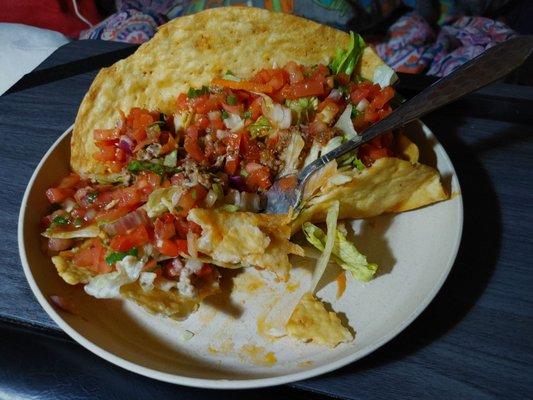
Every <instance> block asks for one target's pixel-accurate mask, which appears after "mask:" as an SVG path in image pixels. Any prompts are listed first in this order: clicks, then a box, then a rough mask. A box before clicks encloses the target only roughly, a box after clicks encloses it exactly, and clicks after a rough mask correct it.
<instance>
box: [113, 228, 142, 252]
mask: <svg viewBox="0 0 533 400" xmlns="http://www.w3.org/2000/svg"><path fill="white" fill-rule="evenodd" d="M149 242H150V233H149V232H148V229H147V228H146V226H144V225H140V226H138V227H137V228H134V229H132V230H131V232H129V233H127V234H124V235H117V236H115V237H114V238H113V239H111V242H110V243H109V245H110V247H111V248H112V249H113V250H116V251H128V250H131V249H132V248H133V247H138V246H142V245H144V244H146V243H149Z"/></svg>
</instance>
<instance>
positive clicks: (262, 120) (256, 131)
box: [248, 115, 272, 138]
mask: <svg viewBox="0 0 533 400" xmlns="http://www.w3.org/2000/svg"><path fill="white" fill-rule="evenodd" d="M271 128H272V125H270V121H269V120H268V118H267V117H265V116H264V115H261V116H260V117H259V118H257V121H255V122H254V123H253V124H250V126H248V130H249V131H250V135H251V136H252V137H253V138H256V137H258V136H266V135H268V134H269V132H270V129H271Z"/></svg>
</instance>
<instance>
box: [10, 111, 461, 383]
mask: <svg viewBox="0 0 533 400" xmlns="http://www.w3.org/2000/svg"><path fill="white" fill-rule="evenodd" d="M417 123H418V124H419V125H420V127H421V128H422V130H423V131H424V134H425V136H426V137H427V136H428V134H429V135H430V136H431V137H433V138H434V139H435V141H436V143H437V144H438V145H439V146H440V147H441V148H442V150H443V153H444V157H445V158H446V161H448V162H449V164H450V166H451V168H452V173H453V177H455V179H456V180H457V186H458V188H457V192H458V194H457V195H455V196H454V197H453V199H457V201H458V202H459V204H458V221H457V222H458V223H457V227H458V235H456V240H455V243H454V244H453V251H452V252H451V253H450V256H449V258H448V266H447V267H446V268H445V269H444V270H443V272H442V274H441V276H440V277H439V279H438V280H436V281H435V283H434V285H433V288H432V289H431V291H429V292H428V293H427V295H426V296H425V297H424V298H423V299H422V300H421V301H420V303H419V304H418V307H416V308H415V310H414V311H413V312H412V313H411V314H410V315H409V317H407V318H406V319H404V320H403V321H402V323H400V324H398V325H397V326H396V327H395V328H394V329H392V330H391V331H390V332H389V333H388V334H386V335H383V336H382V337H381V338H380V339H379V340H378V341H376V342H375V343H374V344H373V345H370V346H367V347H365V348H363V349H361V350H359V351H357V352H354V353H352V354H350V355H347V356H345V357H342V358H340V359H338V360H336V361H333V362H330V363H328V364H325V365H322V366H317V367H315V368H310V369H308V370H306V371H302V372H296V373H290V374H286V375H281V376H276V377H267V378H252V379H208V378H193V377H187V376H183V375H177V374H171V373H167V372H162V371H157V370H155V369H152V368H148V367H144V366H141V365H138V364H136V363H134V362H131V361H128V360H126V359H124V358H122V357H119V356H117V355H115V354H113V353H112V352H110V351H108V350H105V349H103V348H101V347H100V346H98V345H96V344H94V343H93V342H91V341H90V340H88V339H86V338H85V337H84V336H83V335H82V334H80V333H78V332H77V331H76V330H75V329H74V328H72V327H71V326H70V325H69V324H68V323H67V322H66V321H65V320H64V319H63V318H62V317H61V315H60V314H59V312H58V311H56V309H54V308H53V307H52V306H51V305H50V303H49V302H48V300H47V299H46V297H45V295H44V294H43V293H42V292H41V290H40V289H39V287H38V285H37V282H36V280H35V278H34V277H33V274H32V272H31V269H30V266H29V263H28V259H27V256H26V246H25V244H24V216H25V212H26V206H27V203H28V197H29V194H30V192H31V189H32V187H33V185H34V183H35V180H36V178H37V175H38V174H39V172H40V171H41V169H42V166H43V164H44V163H45V161H46V160H47V159H48V157H49V156H50V153H52V151H54V150H55V148H56V147H57V146H59V144H60V143H61V142H62V141H63V140H64V139H65V137H66V136H67V135H69V134H70V133H71V132H72V129H73V127H74V124H72V125H71V126H70V127H68V128H67V129H66V130H65V131H64V132H63V133H62V134H61V135H60V136H59V137H58V138H57V139H56V140H55V141H54V143H53V144H52V145H51V146H50V147H49V148H48V150H47V151H46V153H45V154H44V155H43V156H42V158H41V160H40V161H39V163H38V164H37V166H36V167H35V170H34V172H33V174H32V175H31V178H30V180H29V182H28V184H27V186H26V189H25V191H24V196H23V197H22V202H21V206H20V211H19V216H18V227H17V241H18V250H19V257H20V260H21V264H22V268H23V271H24V275H25V277H26V280H27V281H28V284H29V285H30V288H31V290H32V292H33V295H34V296H35V297H36V298H37V301H38V302H39V304H40V305H41V307H42V308H43V309H44V310H45V312H46V313H47V314H48V316H49V317H50V318H52V320H53V321H54V322H55V323H56V324H57V325H58V326H59V327H60V328H61V329H62V330H63V331H64V332H65V333H66V334H67V335H68V336H70V337H71V338H72V339H73V340H74V341H76V342H77V343H78V344H80V345H81V346H83V347H84V348H86V349H87V350H89V351H90V352H92V353H93V354H95V355H97V356H99V357H101V358H103V359H104V360H106V361H108V362H111V363H112V364H114V365H116V366H119V367H121V368H124V369H126V370H128V371H131V372H134V373H137V374H140V375H143V376H146V377H148V378H152V379H155V380H159V381H163V382H167V383H172V384H177V385H183V386H189V387H197V388H205V389H228V390H229V389H254V388H263V387H271V386H276V385H283V384H287V383H292V382H296V381H301V380H304V379H309V378H313V377H316V376H319V375H323V374H326V373H329V372H332V371H334V370H337V369H340V368H342V367H345V366H346V365H348V364H351V363H353V362H355V361H358V360H360V359H362V358H364V357H366V356H367V355H369V354H371V353H373V352H374V351H375V350H377V349H379V348H380V347H382V346H383V345H385V344H386V343H388V342H390V341H391V340H392V339H394V338H395V337H396V336H398V335H399V334H400V333H401V332H403V331H404V330H405V329H406V328H407V327H408V326H409V325H411V324H412V323H413V322H414V321H415V320H416V319H417V318H418V316H419V315H420V314H421V313H422V312H423V311H424V310H425V309H426V308H427V307H428V306H429V305H430V303H431V302H432V301H433V299H434V298H435V296H436V295H437V293H438V292H439V291H440V290H441V288H442V286H443V285H444V282H445V281H446V279H447V278H448V275H449V274H450V271H451V270H452V268H453V266H454V264H455V260H456V258H457V254H458V252H459V248H460V245H461V240H462V235H463V222H464V205H463V197H462V191H461V187H460V182H459V178H458V175H457V171H456V169H455V166H454V165H453V163H452V160H451V159H450V157H449V155H448V153H447V152H446V149H445V148H444V146H442V144H441V143H440V142H439V140H438V139H437V137H436V136H435V134H434V133H433V131H432V130H431V129H430V128H429V127H428V126H427V125H426V124H424V122H422V121H420V120H418V121H417ZM449 200H451V199H449Z"/></svg>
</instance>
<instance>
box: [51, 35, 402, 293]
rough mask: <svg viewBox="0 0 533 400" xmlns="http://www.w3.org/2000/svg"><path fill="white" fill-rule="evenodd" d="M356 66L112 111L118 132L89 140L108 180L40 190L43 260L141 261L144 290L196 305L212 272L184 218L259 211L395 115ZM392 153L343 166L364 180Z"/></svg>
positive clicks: (243, 82) (195, 91)
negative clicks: (283, 180)
mask: <svg viewBox="0 0 533 400" xmlns="http://www.w3.org/2000/svg"><path fill="white" fill-rule="evenodd" d="M352 39H353V37H352ZM355 47H356V46H355ZM359 50H361V49H359ZM359 53H360V51H359ZM357 57H359V55H357ZM357 57H356V54H355V50H354V46H351V48H350V49H349V50H348V51H345V52H340V53H339V54H338V55H337V57H336V58H335V60H334V61H333V62H332V63H331V64H330V65H329V66H326V65H322V64H318V65H313V66H305V65H299V64H297V63H295V62H289V63H287V64H286V65H284V66H282V67H279V68H269V69H262V70H260V71H259V72H257V73H256V74H255V75H254V76H252V77H251V78H249V79H243V78H240V77H237V76H235V75H234V74H233V73H232V72H231V71H227V72H226V73H225V74H224V75H223V76H221V77H219V78H216V79H213V80H212V82H211V83H210V85H209V86H201V87H192V88H190V89H189V90H188V92H187V93H179V94H177V95H176V101H175V108H174V111H173V112H172V113H169V114H166V113H163V112H161V111H159V110H147V109H144V108H132V109H131V110H124V112H123V111H122V110H119V112H120V120H119V121H117V124H116V127H114V128H111V129H95V130H94V132H93V140H94V143H95V145H96V147H97V149H98V151H97V152H96V154H95V155H94V158H95V160H96V161H98V162H100V163H104V164H105V165H106V166H107V169H108V171H109V178H107V181H102V180H96V179H88V178H84V177H80V176H78V175H77V174H75V173H71V174H70V175H68V176H66V177H65V178H63V179H62V180H61V182H59V183H58V184H57V185H56V186H54V187H51V188H49V189H48V190H47V191H46V197H47V198H48V201H49V202H50V203H51V204H52V210H51V212H50V213H49V214H48V215H47V216H45V217H44V218H43V220H42V223H43V229H45V232H44V234H43V235H44V236H46V237H47V238H48V239H47V240H48V243H47V248H48V251H49V252H50V253H52V254H60V255H62V256H63V257H64V258H67V259H68V260H69V262H71V263H72V264H73V265H75V266H76V267H82V268H85V269H87V270H88V271H89V272H90V273H91V275H92V276H98V275H102V274H110V273H113V272H114V271H116V270H117V265H119V266H120V265H122V264H120V263H124V260H141V261H142V267H141V268H140V270H139V271H140V274H141V275H142V274H143V273H148V274H150V275H144V276H145V280H150V282H151V283H152V284H153V282H156V283H157V282H160V283H161V282H164V283H165V284H167V285H168V282H171V284H170V286H172V282H173V283H174V284H177V287H178V289H179V290H180V292H181V293H182V294H184V295H190V296H194V294H195V286H197V285H199V284H201V283H205V282H214V281H216V280H217V279H218V276H219V274H218V272H217V268H218V267H217V266H215V265H213V264H211V263H209V262H206V261H201V260H203V259H204V257H203V255H202V254H201V253H199V252H198V251H197V250H196V249H195V246H194V239H195V238H198V237H199V235H200V234H201V227H200V226H199V225H196V224H195V223H193V222H190V221H188V220H187V215H188V212H189V210H191V209H193V208H195V207H201V208H223V209H225V210H227V211H237V210H240V211H251V212H261V211H262V210H263V209H264V207H265V198H264V194H265V192H266V191H267V190H268V189H269V188H270V186H271V185H272V183H273V182H274V180H276V179H277V178H279V177H282V176H284V175H287V174H291V173H294V172H297V171H298V170H300V169H301V168H303V167H304V166H305V165H307V164H309V163H310V162H312V161H313V160H315V159H316V158H318V157H319V156H320V155H321V154H325V153H327V152H329V151H331V150H332V149H334V148H335V147H337V146H339V145H340V144H341V143H342V142H343V141H345V140H349V139H351V138H353V137H354V135H357V134H360V133H361V132H362V131H364V130H365V129H366V128H368V127H369V126H370V125H371V124H373V123H375V122H376V121H379V120H380V119H382V118H384V117H386V116H387V115H388V114H389V113H390V112H391V111H392V108H391V105H390V104H391V100H392V99H393V98H394V96H395V91H394V89H393V88H392V86H390V85H388V84H387V85H383V84H380V83H374V82H372V81H368V80H365V79H363V78H361V77H360V76H357V75H355V74H354V73H353V71H354V68H355V65H356V64H357V60H358V58H357ZM354 58H355V59H354ZM393 155H394V136H393V135H392V133H389V134H386V135H383V136H381V137H378V138H376V139H374V140H373V141H372V142H370V143H368V144H365V145H363V146H362V147H361V148H360V149H359V150H358V151H357V152H354V153H353V154H351V155H348V156H346V157H344V158H343V159H342V160H340V161H339V162H340V163H341V164H342V165H344V166H347V165H349V166H351V167H353V168H356V169H359V170H362V169H364V168H367V167H369V166H371V165H372V163H373V162H374V161H375V160H377V159H379V158H382V157H390V156H393ZM146 276H148V278H146Z"/></svg>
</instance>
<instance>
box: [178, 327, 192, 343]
mask: <svg viewBox="0 0 533 400" xmlns="http://www.w3.org/2000/svg"><path fill="white" fill-rule="evenodd" d="M193 337H194V332H191V331H189V330H187V329H185V330H184V331H183V332H181V335H180V339H181V340H183V341H184V342H185V341H187V340H191V339H192V338H193Z"/></svg>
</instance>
